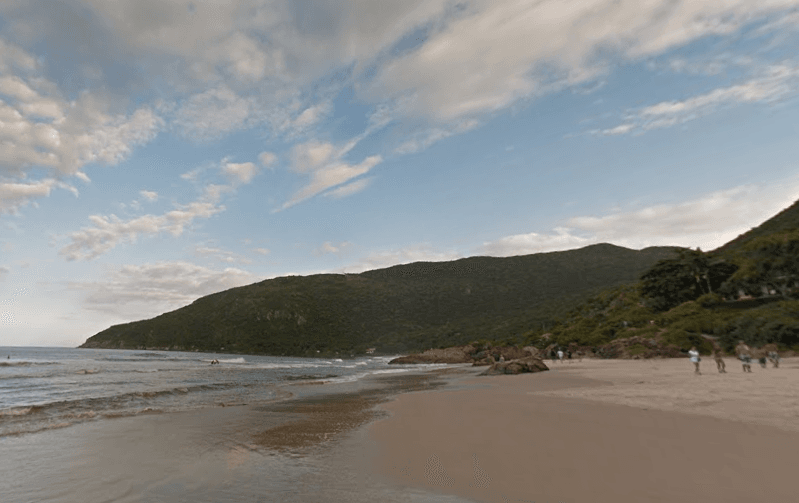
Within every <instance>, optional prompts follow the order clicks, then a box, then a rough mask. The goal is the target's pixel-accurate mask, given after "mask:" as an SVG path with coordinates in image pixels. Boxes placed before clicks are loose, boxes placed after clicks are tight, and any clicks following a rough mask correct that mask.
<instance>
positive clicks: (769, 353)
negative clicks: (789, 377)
mask: <svg viewBox="0 0 799 503" xmlns="http://www.w3.org/2000/svg"><path fill="white" fill-rule="evenodd" d="M762 350H763V351H765V352H766V357H767V358H768V359H769V361H770V362H771V363H772V365H774V368H777V367H779V366H780V354H779V353H778V352H777V345H776V344H773V343H772V344H766V345H765V346H763V348H762Z"/></svg>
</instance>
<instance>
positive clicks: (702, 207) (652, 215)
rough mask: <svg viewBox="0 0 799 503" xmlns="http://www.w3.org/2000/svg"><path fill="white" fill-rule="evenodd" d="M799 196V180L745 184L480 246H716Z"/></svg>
mask: <svg viewBox="0 0 799 503" xmlns="http://www.w3.org/2000/svg"><path fill="white" fill-rule="evenodd" d="M798 198H799V179H793V180H790V181H789V182H788V183H782V184H779V185H763V186H755V185H747V186H740V187H734V188H731V189H727V190H722V191H716V192H712V193H709V194H706V195H705V196H702V197H699V198H697V199H693V200H689V201H683V202H678V203H672V204H659V205H654V206H649V207H644V208H640V209H637V210H631V211H626V212H625V211H618V212H613V213H609V214H607V215H603V216H579V217H573V218H570V219H568V220H567V221H566V222H565V223H564V225H563V226H562V227H558V228H556V229H554V231H553V232H552V233H543V234H539V233H528V234H517V235H513V236H507V237H503V238H501V239H498V240H496V241H492V242H487V243H484V244H483V245H482V247H480V248H479V250H478V251H479V252H480V253H484V254H488V255H494V256H510V255H523V254H528V253H540V252H547V251H559V250H568V249H572V248H577V247H580V246H587V245H589V244H594V243H603V242H605V243H613V244H616V245H619V246H625V247H628V248H633V249H640V248H645V247H648V246H685V247H691V248H694V247H697V246H698V247H701V248H702V249H703V250H711V249H715V248H718V247H719V246H721V245H723V244H724V243H727V242H728V241H731V240H732V239H734V238H735V237H737V236H738V235H740V234H742V233H744V232H746V231H747V230H749V229H750V228H751V227H753V226H756V225H759V224H760V223H762V222H764V221H765V220H767V219H768V218H770V217H772V216H774V215H775V214H776V213H778V212H779V211H781V210H782V209H784V208H786V207H788V206H790V205H791V204H793V203H794V202H795V201H796V200H797V199H798Z"/></svg>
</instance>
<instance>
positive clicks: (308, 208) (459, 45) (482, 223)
mask: <svg viewBox="0 0 799 503" xmlns="http://www.w3.org/2000/svg"><path fill="white" fill-rule="evenodd" d="M798 112H799V1H796V0H728V1H719V0H691V1H680V0H677V1H673V0H464V1H461V2H457V1H449V0H424V1H422V0H397V1H394V0H386V1H380V2H378V1H374V0H338V1H328V0H231V1H218V0H205V1H200V0H197V1H187V0H63V1H58V2H55V1H51V0H41V1H40V0H3V1H2V2H0V345H46V346H75V345H78V344H80V343H82V342H83V341H84V340H85V339H86V338H87V337H89V336H91V335H93V334H94V333H96V332H98V331H100V330H102V329H104V328H106V327H108V326H109V325H111V324H116V323H121V322H127V321H132V320H137V319H142V318H148V317H152V316H155V315H157V314H160V313H162V312H165V311H168V310H172V309H175V308H178V307H180V306H183V305H185V304H187V303H190V302H191V301H193V300H194V299H196V298H198V297H200V296H203V295H206V294H209V293H213V292H216V291H220V290H224V289H227V288H230V287H234V286H239V285H244V284H248V283H252V282H255V281H260V280H262V279H267V278H272V277H276V276H284V275H290V274H292V275H306V274H314V273H319V272H338V273H341V272H360V271H364V270H367V269H374V268H379V267H385V266H389V265H393V264H399V263H407V262H413V261H419V260H431V261H440V260H451V259H455V258H459V257H466V256H473V255H491V256H510V255H519V254H528V253H537V252H545V251H555V250H565V249H572V248H578V247H582V246H586V245H589V244H592V243H599V242H609V243H614V244H617V245H620V246H626V247H629V248H635V249H640V248H644V247H647V246H653V245H679V246H688V247H692V248H693V247H701V248H702V249H703V250H709V249H713V248H715V247H717V246H719V245H721V244H723V243H724V242H726V241H728V240H730V239H732V238H734V237H736V236H737V235H738V234H740V233H742V232H744V231H746V230H748V229H749V228H751V227H753V226H756V225H758V224H759V223H761V222H762V221H763V220H765V219H767V218H768V217H770V216H772V215H773V214H774V213H776V212H778V211H779V210H781V209H782V208H784V207H786V206H788V205H790V204H791V203H792V202H794V201H795V200H796V199H798V198H799V177H798V176H797V175H798V174H799V170H797V167H799V161H797V159H799V141H797V137H798V136H797V133H799V113H798Z"/></svg>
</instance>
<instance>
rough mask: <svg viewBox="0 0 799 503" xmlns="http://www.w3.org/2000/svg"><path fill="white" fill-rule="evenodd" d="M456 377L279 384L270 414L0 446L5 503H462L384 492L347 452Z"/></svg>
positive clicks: (246, 409) (90, 426)
mask: <svg viewBox="0 0 799 503" xmlns="http://www.w3.org/2000/svg"><path fill="white" fill-rule="evenodd" d="M459 372H460V370H459V369H458V368H457V367H454V368H453V367H450V368H438V369H408V371H407V372H398V373H393V372H389V373H384V374H377V375H374V376H370V377H368V378H364V379H357V380H354V381H344V382H325V381H324V380H318V381H312V382H308V381H301V382H292V383H287V384H284V385H281V386H280V387H279V388H280V389H279V393H278V398H276V399H275V400H273V401H271V402H268V403H263V402H262V403H258V404H249V405H245V404H241V405H223V404H219V405H220V406H217V407H205V408H202V409H196V410H186V411H180V412H168V413H159V414H141V415H136V416H127V417H119V418H115V419H106V420H100V421H92V422H85V423H80V424H75V425H73V426H70V427H65V428H56V429H50V430H46V431H42V432H38V433H31V434H23V435H13V436H5V437H0V449H2V451H3V454H4V455H3V456H2V457H0V471H2V473H3V474H4V477H3V478H2V480H0V494H2V495H3V497H2V499H3V502H4V503H5V502H8V503H17V502H19V503H26V502H28V501H56V502H60V501H64V502H67V501H77V500H80V501H86V502H87V503H91V502H101V501H116V502H121V503H127V502H130V503H133V502H142V501H161V502H165V503H173V502H174V503H178V502H182V501H189V500H191V501H259V502H281V503H282V502H306V501H319V502H324V503H345V502H346V503H350V502H355V503H359V502H363V503H366V502H369V503H371V502H373V501H386V502H403V503H428V502H433V503H464V500H462V499H460V498H457V497H453V496H449V495H435V494H431V493H430V492H428V491H424V490H414V489H408V488H405V487H403V488H398V487H394V486H393V485H391V484H386V483H384V482H383V481H382V480H381V479H379V478H378V477H375V476H373V475H372V474H371V472H370V471H369V470H367V469H366V467H364V466H363V464H362V459H361V457H360V455H361V450H360V447H361V445H360V444H359V443H358V442H357V441H354V440H355V439H357V437H358V435H357V433H358V432H359V431H361V430H362V429H363V428H361V427H362V426H363V425H365V424H367V423H369V422H370V421H373V420H374V419H375V418H376V417H377V416H378V415H380V414H382V412H381V411H380V410H379V409H376V408H375V406H376V405H377V404H379V403H383V402H386V401H388V400H389V399H391V398H392V397H393V396H396V395H397V394H402V393H405V392H408V391H419V390H429V389H435V388H436V387H438V386H442V385H443V384H444V382H446V381H447V380H448V379H449V377H448V376H451V375H456V374H458V373H459Z"/></svg>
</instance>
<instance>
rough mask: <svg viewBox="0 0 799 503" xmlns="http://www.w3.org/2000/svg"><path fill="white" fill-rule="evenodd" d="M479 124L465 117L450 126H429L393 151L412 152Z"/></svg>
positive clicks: (398, 152) (396, 152)
mask: <svg viewBox="0 0 799 503" xmlns="http://www.w3.org/2000/svg"><path fill="white" fill-rule="evenodd" d="M479 125H480V123H479V122H478V121H477V120H476V119H467V120H463V121H460V122H458V123H457V124H455V125H453V126H450V127H435V128H431V129H428V130H425V131H422V132H421V133H417V134H415V135H413V136H412V137H411V138H410V139H409V140H406V141H405V142H404V143H402V144H401V145H400V146H399V147H397V148H395V149H394V153H395V154H414V153H416V152H419V151H421V150H424V149H426V148H428V147H429V146H431V145H432V144H434V143H436V142H438V141H441V140H443V139H445V138H449V137H450V136H454V135H457V134H461V133H465V132H467V131H471V130H472V129H474V128H476V127H477V126H479Z"/></svg>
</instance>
